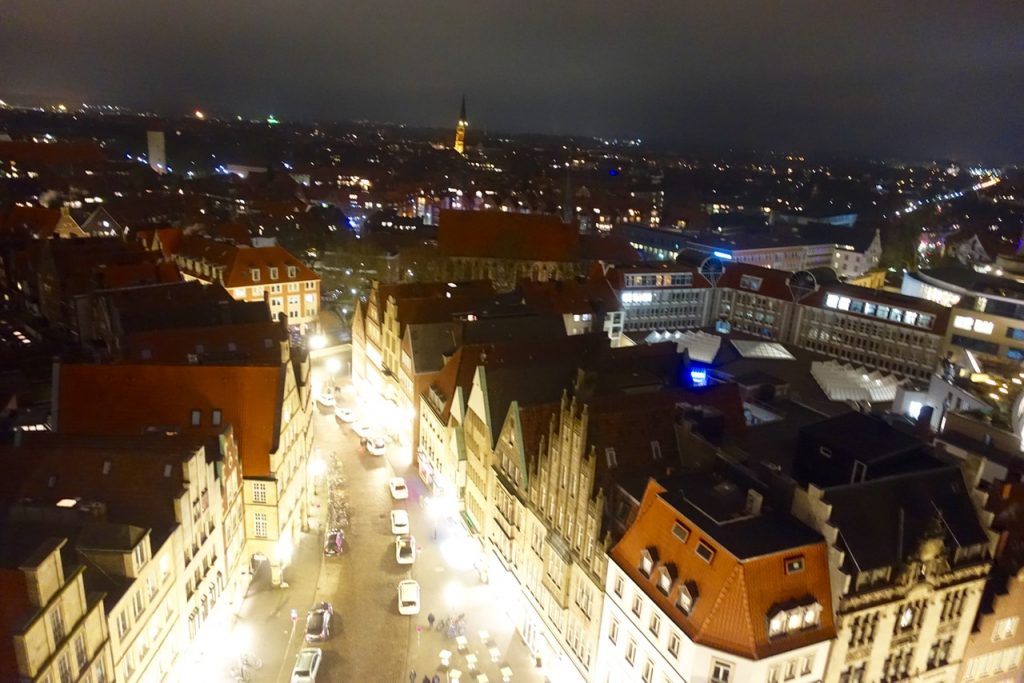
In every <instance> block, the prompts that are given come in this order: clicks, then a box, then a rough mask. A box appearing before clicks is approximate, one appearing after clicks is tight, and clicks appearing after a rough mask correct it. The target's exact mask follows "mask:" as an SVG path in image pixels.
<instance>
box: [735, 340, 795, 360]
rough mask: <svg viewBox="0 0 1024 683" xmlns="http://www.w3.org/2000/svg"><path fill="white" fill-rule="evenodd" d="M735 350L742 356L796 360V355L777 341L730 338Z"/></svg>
mask: <svg viewBox="0 0 1024 683" xmlns="http://www.w3.org/2000/svg"><path fill="white" fill-rule="evenodd" d="M730 342H731V343H732V345H733V347H734V348H735V349H736V352H737V353H739V354H740V355H741V356H743V357H744V358H764V359H770V360H796V357H795V356H794V355H793V354H791V353H790V352H789V351H787V350H786V347H785V346H783V345H782V344H779V343H778V342H763V341H740V340H736V339H733V340H730Z"/></svg>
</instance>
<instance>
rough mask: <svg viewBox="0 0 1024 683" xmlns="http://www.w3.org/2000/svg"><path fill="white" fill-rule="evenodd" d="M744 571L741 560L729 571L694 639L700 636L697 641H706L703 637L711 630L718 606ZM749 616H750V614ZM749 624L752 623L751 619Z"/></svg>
mask: <svg viewBox="0 0 1024 683" xmlns="http://www.w3.org/2000/svg"><path fill="white" fill-rule="evenodd" d="M742 571H743V570H742V567H741V566H740V563H739V562H737V563H736V564H735V565H733V568H732V571H731V572H729V578H728V579H726V581H725V583H724V584H722V588H721V589H720V590H719V591H718V595H716V596H715V601H714V603H712V605H711V610H710V611H709V612H708V615H707V617H705V618H704V619H702V620H701V624H700V628H698V629H697V632H696V633H695V634H694V641H697V639H698V638H700V639H701V640H700V641H697V642H704V641H703V638H704V636H705V634H706V632H707V631H708V630H709V626H710V624H711V622H712V620H713V619H714V618H715V615H716V613H717V611H718V608H719V607H720V606H721V605H722V603H723V602H725V596H726V595H728V594H729V592H730V590H731V588H732V584H733V583H734V582H735V578H736V576H737V574H740V575H742ZM745 602H746V597H744V603H745ZM748 611H749V610H748ZM747 616H748V617H749V614H748V615H747ZM748 625H750V624H749V620H748Z"/></svg>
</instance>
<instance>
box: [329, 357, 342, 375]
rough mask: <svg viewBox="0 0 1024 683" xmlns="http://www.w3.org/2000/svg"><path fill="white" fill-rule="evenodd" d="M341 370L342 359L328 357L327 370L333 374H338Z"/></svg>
mask: <svg viewBox="0 0 1024 683" xmlns="http://www.w3.org/2000/svg"><path fill="white" fill-rule="evenodd" d="M340 371H341V361H340V360H338V359H337V358H328V359H327V372H329V373H331V374H332V375H336V374H338V372H340Z"/></svg>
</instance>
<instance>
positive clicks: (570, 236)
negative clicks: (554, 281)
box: [437, 210, 580, 262]
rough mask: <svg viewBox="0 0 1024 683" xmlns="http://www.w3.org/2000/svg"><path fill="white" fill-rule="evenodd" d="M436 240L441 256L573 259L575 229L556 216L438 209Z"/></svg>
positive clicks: (576, 255) (577, 253)
mask: <svg viewBox="0 0 1024 683" xmlns="http://www.w3.org/2000/svg"><path fill="white" fill-rule="evenodd" d="M437 243H438V246H439V247H440V249H441V253H442V254H444V255H445V256H456V257H460V256H461V257H469V258H489V259H512V260H521V261H545V262H564V261H576V260H577V259H578V258H579V256H580V242H579V231H578V230H577V228H576V225H575V224H574V223H563V222H562V220H561V219H560V218H559V217H558V216H551V215H546V214H525V213H511V212H504V211H452V210H442V211H441V217H440V220H439V221H438V229H437Z"/></svg>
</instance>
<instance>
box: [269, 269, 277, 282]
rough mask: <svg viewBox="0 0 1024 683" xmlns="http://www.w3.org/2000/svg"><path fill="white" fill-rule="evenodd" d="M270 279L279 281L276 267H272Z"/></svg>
mask: <svg viewBox="0 0 1024 683" xmlns="http://www.w3.org/2000/svg"><path fill="white" fill-rule="evenodd" d="M270 279H271V280H276V279H277V268H275V267H271V268H270Z"/></svg>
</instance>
